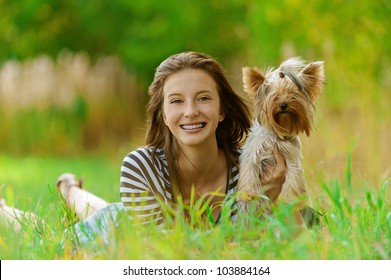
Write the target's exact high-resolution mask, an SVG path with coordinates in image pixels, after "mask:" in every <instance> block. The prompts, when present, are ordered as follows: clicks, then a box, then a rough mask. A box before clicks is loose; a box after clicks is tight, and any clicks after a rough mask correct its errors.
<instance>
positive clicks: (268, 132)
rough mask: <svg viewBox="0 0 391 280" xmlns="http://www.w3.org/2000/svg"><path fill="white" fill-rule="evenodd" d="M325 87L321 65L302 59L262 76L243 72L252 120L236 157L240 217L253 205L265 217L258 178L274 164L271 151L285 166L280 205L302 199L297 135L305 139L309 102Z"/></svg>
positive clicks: (310, 119)
mask: <svg viewBox="0 0 391 280" xmlns="http://www.w3.org/2000/svg"><path fill="white" fill-rule="evenodd" d="M324 83H325V76H324V68H323V62H322V61H315V62H311V63H309V64H306V63H305V62H304V61H303V60H302V59H301V58H297V57H295V58H290V59H288V60H286V61H284V62H283V63H281V65H280V66H279V67H278V68H277V69H275V70H274V69H268V70H267V71H266V73H265V74H263V73H262V71H261V70H260V69H258V68H256V67H253V68H250V67H245V68H243V84H244V90H245V91H246V92H247V93H248V96H249V98H250V100H251V101H252V102H253V104H254V114H255V116H254V117H255V120H254V122H253V126H252V129H251V131H250V133H249V135H248V138H247V141H246V143H245V145H244V147H243V151H242V154H241V157H240V172H239V181H238V193H239V197H238V202H239V205H240V206H239V211H248V209H249V208H248V207H249V205H250V204H249V203H250V202H251V201H253V200H257V209H260V208H263V209H264V210H265V211H267V212H268V211H270V209H268V206H267V204H268V203H265V201H267V199H266V200H265V199H262V197H263V198H264V195H265V192H266V191H267V190H268V188H269V186H265V185H262V184H261V180H260V178H261V177H262V174H263V173H264V172H265V170H266V169H267V168H268V167H270V166H271V165H273V164H274V163H275V159H274V156H273V148H274V147H277V148H278V150H279V152H280V153H281V155H282V156H283V158H284V159H285V163H286V178H285V183H284V184H283V186H282V191H281V193H280V195H279V199H280V198H282V199H283V200H284V201H286V202H293V201H296V200H297V199H298V201H304V199H306V198H307V197H306V196H307V186H306V181H305V179H304V174H303V168H302V165H301V161H302V157H303V156H302V151H301V142H300V139H299V137H298V135H299V134H300V133H305V134H306V135H307V136H309V135H310V132H311V130H312V128H313V117H314V110H315V108H314V102H315V100H316V99H317V98H318V97H319V95H320V94H321V93H322V91H323V87H324ZM299 204H300V203H299ZM300 207H303V205H302V206H300ZM296 216H297V219H298V220H299V222H303V220H302V219H300V218H298V216H299V215H296Z"/></svg>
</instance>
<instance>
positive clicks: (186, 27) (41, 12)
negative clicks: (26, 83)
mask: <svg viewBox="0 0 391 280" xmlns="http://www.w3.org/2000/svg"><path fill="white" fill-rule="evenodd" d="M0 10H1V14H2V16H1V19H0V42H1V46H2V47H1V48H0V62H1V61H5V60H7V59H11V58H18V59H25V58H27V57H30V56H34V55H37V54H39V53H46V54H50V55H53V56H56V55H57V54H58V53H59V52H60V51H61V50H62V49H64V48H66V49H69V50H70V51H79V50H84V51H86V52H88V53H89V54H90V55H92V56H93V57H97V56H99V55H104V54H115V55H119V56H120V57H121V58H122V59H123V61H125V62H126V64H127V65H128V67H129V69H131V70H132V71H133V72H134V73H135V74H136V75H137V76H138V77H139V78H140V79H142V80H144V81H150V80H151V79H152V74H153V69H154V68H155V67H156V66H157V65H158V64H159V62H160V61H161V60H162V59H164V58H165V57H167V56H168V55H170V54H172V53H176V52H180V51H184V50H197V51H203V52H207V53H209V54H211V55H212V56H215V57H217V58H218V59H219V60H221V61H222V62H227V63H228V62H230V61H232V60H233V59H238V58H245V59H247V60H250V59H251V61H252V62H255V63H258V64H259V63H261V62H262V63H263V64H265V65H270V64H272V65H275V64H276V63H277V62H279V61H280V60H281V58H282V57H281V56H282V55H284V54H283V49H284V47H285V48H286V47H292V48H294V49H295V54H297V55H301V56H304V57H305V58H308V59H312V58H320V59H327V60H330V59H332V60H334V61H335V65H337V66H335V68H333V71H334V70H335V71H338V73H339V74H340V75H347V74H349V73H347V71H346V70H347V69H351V70H353V71H350V72H352V74H357V73H360V72H361V69H362V68H369V69H368V71H367V72H366V73H369V74H373V75H375V77H377V78H381V77H382V75H384V73H383V71H384V68H385V67H386V65H387V64H389V63H390V55H391V40H388V38H390V35H391V34H390V33H391V20H390V15H391V2H390V1H388V0H383V1H352V0H348V1H345V0H321V1H304V0H276V1H244V0H230V1H220V0H212V1H203V0H201V1H176V0H166V1H154V0H145V1H134V0H117V1H110V2H108V1H102V0H68V1H60V0H25V1H22V2H20V1H5V0H1V1H0ZM345 65H347V66H346V67H344V66H345Z"/></svg>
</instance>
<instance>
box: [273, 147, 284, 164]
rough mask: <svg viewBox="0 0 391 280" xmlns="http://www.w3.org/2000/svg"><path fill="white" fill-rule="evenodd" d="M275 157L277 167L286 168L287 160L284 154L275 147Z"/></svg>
mask: <svg viewBox="0 0 391 280" xmlns="http://www.w3.org/2000/svg"><path fill="white" fill-rule="evenodd" d="M273 156H274V159H275V161H276V166H277V167H282V166H284V168H285V159H284V157H283V156H282V154H281V153H280V151H279V150H278V148H277V146H274V147H273Z"/></svg>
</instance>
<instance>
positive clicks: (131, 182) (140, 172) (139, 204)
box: [120, 148, 164, 224]
mask: <svg viewBox="0 0 391 280" xmlns="http://www.w3.org/2000/svg"><path fill="white" fill-rule="evenodd" d="M160 177H161V176H159V170H158V168H157V167H156V163H155V162H154V161H153V160H152V158H151V155H150V152H149V150H148V149H147V148H139V149H137V150H135V151H133V152H131V153H130V154H128V155H127V156H126V157H125V158H124V160H123V162H122V166H121V179H120V196H121V201H122V203H123V205H124V208H125V211H126V213H127V215H128V217H129V218H130V219H132V220H135V222H136V223H137V224H138V223H141V224H148V223H153V222H154V223H157V224H161V222H162V221H163V215H162V211H161V207H160V204H159V199H158V198H159V197H160V192H159V190H161V189H162V187H163V186H164V184H162V181H161V179H160Z"/></svg>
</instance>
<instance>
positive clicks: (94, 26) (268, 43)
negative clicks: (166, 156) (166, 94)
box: [0, 0, 391, 191]
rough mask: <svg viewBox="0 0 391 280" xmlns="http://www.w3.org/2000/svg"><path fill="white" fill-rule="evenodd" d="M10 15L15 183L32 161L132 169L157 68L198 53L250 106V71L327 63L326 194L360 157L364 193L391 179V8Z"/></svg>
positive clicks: (119, 4)
mask: <svg viewBox="0 0 391 280" xmlns="http://www.w3.org/2000/svg"><path fill="white" fill-rule="evenodd" d="M0 11H1V17H0V155H2V156H1V157H0V159H2V160H1V161H0V163H1V165H0V166H1V168H2V169H3V170H5V169H6V168H7V167H9V166H11V165H12V166H15V168H17V167H18V166H19V168H20V173H19V172H16V171H15V175H14V176H15V177H17V176H22V177H23V176H26V175H27V174H29V173H28V172H26V166H29V163H28V162H26V159H27V158H35V159H37V158H38V159H42V158H47V157H50V158H55V159H66V158H74V157H84V156H85V157H87V156H90V155H101V156H102V157H104V158H105V160H107V161H110V160H113V161H114V162H115V164H113V165H115V170H117V169H118V170H119V165H120V162H121V159H122V158H123V156H124V155H125V154H126V153H127V152H129V151H131V150H132V149H134V148H135V147H137V146H140V145H143V144H144V135H145V104H146V102H147V100H148V95H147V88H148V85H149V84H150V82H151V81H152V78H153V74H154V69H155V68H156V67H157V66H158V65H159V63H160V62H161V61H162V60H163V59H165V58H166V57H168V56H170V55H172V54H174V53H177V52H182V51H188V50H194V51H199V52H205V53H208V54H209V55H211V56H213V57H215V58H216V59H217V60H218V61H220V62H221V63H222V65H223V66H224V67H225V69H226V71H227V73H228V75H229V77H230V81H231V82H232V85H233V86H234V88H235V89H236V90H237V91H238V93H240V94H241V95H243V96H244V97H245V94H244V92H243V90H242V84H241V68H242V67H244V66H258V67H261V68H264V67H268V66H278V65H279V63H280V62H281V61H282V60H284V59H286V58H288V57H291V56H301V57H303V58H304V59H306V60H307V61H313V60H323V61H325V69H326V78H327V85H326V88H325V91H324V94H323V95H322V96H321V97H320V99H319V100H318V102H317V104H316V120H315V126H316V131H314V132H313V133H312V135H311V136H310V137H309V138H307V137H305V136H303V138H302V140H303V152H304V166H305V170H306V176H307V178H308V180H309V181H310V184H311V185H314V187H313V190H315V191H316V190H317V189H319V188H320V185H321V184H322V182H327V181H329V180H333V179H338V178H340V177H341V176H345V175H344V174H346V166H347V161H348V157H349V156H350V157H351V169H352V173H353V174H354V178H355V180H357V182H358V185H359V186H363V183H362V182H366V183H364V186H365V185H366V184H367V185H368V186H372V187H376V186H377V185H378V183H379V181H381V180H383V179H384V178H385V179H387V178H388V179H390V177H391V149H390V145H391V144H390V143H391V141H390V138H391V132H390V131H391V110H390V104H391V1H390V0H378V1H369V0H366V1H364V0H363V1H353V0H319V1H304V0H275V1H244V0H229V1H219V0H212V1H203V0H200V1H175V0H165V1H152V0H144V1H133V0H117V1H103V0H67V1H60V0H51V1H50V0H46V1H45V0H24V1H7V0H0ZM59 162H60V160H54V161H53V162H51V161H50V162H49V163H48V164H54V165H58V166H61V168H64V169H65V168H66V166H64V165H63V164H62V165H61V164H60V163H59ZM33 165H34V164H33ZM91 165H93V162H91ZM97 168H98V167H97ZM99 168H102V169H104V168H105V167H104V166H103V167H102V166H100V167H99ZM64 171H65V170H64ZM0 172H2V171H0ZM23 172H24V173H23ZM56 172H57V171H56ZM32 173H34V172H32ZM9 174H10V172H9V173H8V175H7V176H9ZM16 174H19V175H16ZM20 174H23V175H20ZM5 176H6V175H3V177H1V176H0V179H1V180H2V182H4V181H5V182H8V181H9V180H10V179H9V178H10V177H5ZM2 182H0V183H2Z"/></svg>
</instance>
